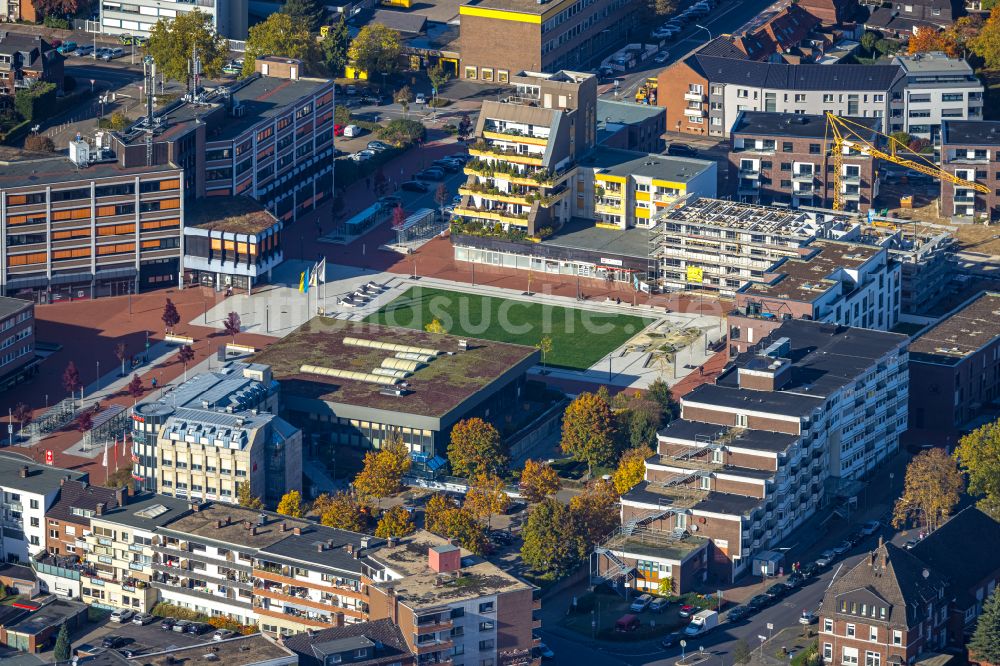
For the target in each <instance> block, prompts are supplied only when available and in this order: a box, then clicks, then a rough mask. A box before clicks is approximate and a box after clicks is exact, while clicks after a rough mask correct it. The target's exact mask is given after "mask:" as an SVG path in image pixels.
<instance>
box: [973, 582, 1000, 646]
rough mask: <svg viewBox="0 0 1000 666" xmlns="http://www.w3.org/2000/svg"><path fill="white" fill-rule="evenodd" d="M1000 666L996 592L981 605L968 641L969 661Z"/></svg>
mask: <svg viewBox="0 0 1000 666" xmlns="http://www.w3.org/2000/svg"><path fill="white" fill-rule="evenodd" d="M973 659H975V661H977V662H980V663H985V664H1000V593H997V591H996V590H994V591H993V594H991V595H990V598H989V599H987V600H986V603H984V604H983V613H982V615H980V616H979V619H978V620H977V621H976V630H975V631H974V632H973V634H972V639H971V640H970V641H969V660H970V661H972V660H973Z"/></svg>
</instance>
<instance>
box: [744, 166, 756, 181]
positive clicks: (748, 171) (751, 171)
mask: <svg viewBox="0 0 1000 666" xmlns="http://www.w3.org/2000/svg"><path fill="white" fill-rule="evenodd" d="M740 178H752V179H754V180H756V179H758V178H760V169H758V168H757V167H749V168H743V167H741V168H740Z"/></svg>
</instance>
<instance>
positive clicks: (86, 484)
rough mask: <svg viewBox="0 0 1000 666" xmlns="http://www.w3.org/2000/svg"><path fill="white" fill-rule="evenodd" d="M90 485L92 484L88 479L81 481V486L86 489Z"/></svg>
mask: <svg viewBox="0 0 1000 666" xmlns="http://www.w3.org/2000/svg"><path fill="white" fill-rule="evenodd" d="M89 485H90V484H88V483H87V482H86V481H82V480H81V481H80V487H82V488H83V489H84V490H86V489H87V487H88V486H89Z"/></svg>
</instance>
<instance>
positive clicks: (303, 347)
mask: <svg viewBox="0 0 1000 666" xmlns="http://www.w3.org/2000/svg"><path fill="white" fill-rule="evenodd" d="M346 338H353V339H354V340H355V341H361V344H357V343H353V344H351V343H346V344H345V339H346ZM460 339H466V338H459V337H457V336H452V335H439V334H433V333H425V332H424V331H417V330H412V329H406V328H391V327H388V326H379V325H376V324H368V323H361V322H348V321H343V320H338V319H328V318H325V317H315V318H313V319H311V320H310V321H308V322H306V323H305V324H303V325H302V326H300V327H299V328H298V329H297V330H295V331H294V332H292V333H291V334H290V335H288V336H286V337H285V338H282V339H281V340H279V341H278V342H275V343H274V344H272V345H270V346H269V347H268V348H267V349H265V350H264V351H263V352H261V353H259V354H257V355H256V356H255V357H254V361H255V362H257V363H263V364H267V365H270V366H271V371H272V374H273V376H274V378H275V379H277V380H278V381H280V382H281V386H282V392H283V393H284V394H285V395H286V396H289V395H290V396H294V397H295V398H297V399H314V400H322V401H324V402H327V403H336V404H346V405H354V406H357V407H365V408H370V409H379V410H385V411H390V412H400V413H407V414H416V415H419V416H427V417H438V418H440V417H443V416H445V415H447V414H448V413H449V412H451V411H452V410H453V409H455V408H456V407H458V406H460V405H461V404H462V403H463V402H465V401H466V400H468V399H469V398H471V397H472V396H474V395H475V394H476V393H477V392H479V391H481V390H483V389H485V388H486V387H487V386H489V385H490V384H492V383H493V382H494V381H496V380H498V379H500V378H501V377H503V376H505V375H506V374H507V373H508V372H510V371H511V369H512V368H515V367H516V366H519V365H521V364H523V363H525V362H531V361H532V359H534V358H536V357H537V355H538V353H539V352H538V351H537V350H536V349H534V348H532V347H526V346H523V345H513V344H507V343H502V342H492V341H489V340H476V339H467V340H468V348H467V350H462V348H461V347H460V346H459V340H460ZM381 343H390V344H393V345H406V346H410V347H416V348H420V349H423V350H428V351H433V352H436V355H435V356H434V357H433V360H430V361H428V362H426V363H420V364H419V365H418V367H417V368H416V369H415V370H414V371H413V374H412V375H409V376H408V377H405V379H403V380H402V381H405V386H404V385H403V384H398V385H397V386H396V388H401V389H404V390H405V392H406V394H405V395H401V396H397V395H393V394H391V393H389V392H388V391H387V389H391V388H394V387H391V386H387V385H380V384H377V383H374V382H373V381H369V380H370V379H371V377H370V374H371V373H372V371H373V370H374V369H377V368H383V367H385V364H386V363H394V361H390V359H394V358H395V359H399V360H401V359H400V358H399V356H397V354H398V353H400V352H399V351H398V350H390V349H380V348H378V346H379V345H380V344H381ZM303 365H313V366H318V367H319V368H323V369H330V370H336V371H338V372H337V374H340V375H341V376H327V375H324V374H319V373H313V372H302V370H301V367H302V366H303ZM347 372H353V373H358V375H360V376H362V377H357V378H354V377H347V376H344V375H345V373H347ZM363 376H368V377H367V379H365V378H363ZM386 378H387V379H388V378H389V377H386Z"/></svg>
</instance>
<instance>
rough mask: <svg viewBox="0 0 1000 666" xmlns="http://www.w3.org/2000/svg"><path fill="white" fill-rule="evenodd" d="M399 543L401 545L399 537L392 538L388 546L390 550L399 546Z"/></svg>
mask: <svg viewBox="0 0 1000 666" xmlns="http://www.w3.org/2000/svg"><path fill="white" fill-rule="evenodd" d="M398 543H399V539H398V538H397V537H394V536H391V537H389V539H388V540H387V542H386V545H388V546H389V548H395V547H396V544H398Z"/></svg>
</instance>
